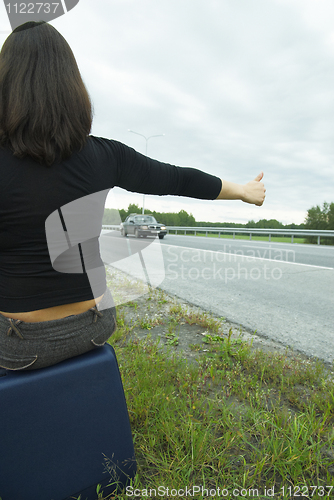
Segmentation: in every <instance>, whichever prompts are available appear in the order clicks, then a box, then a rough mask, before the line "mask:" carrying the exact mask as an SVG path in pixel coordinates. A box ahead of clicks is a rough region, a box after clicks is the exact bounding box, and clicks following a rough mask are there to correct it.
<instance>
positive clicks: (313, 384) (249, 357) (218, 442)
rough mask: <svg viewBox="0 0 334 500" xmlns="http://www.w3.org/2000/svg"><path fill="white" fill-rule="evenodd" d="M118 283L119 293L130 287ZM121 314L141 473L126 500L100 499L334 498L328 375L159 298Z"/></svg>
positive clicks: (136, 302) (333, 404)
mask: <svg viewBox="0 0 334 500" xmlns="http://www.w3.org/2000/svg"><path fill="white" fill-rule="evenodd" d="M109 278H110V280H109V286H110V288H111V289H112V287H113V286H115V289H117V290H118V291H119V293H121V292H122V290H123V291H124V290H125V289H126V288H127V285H126V283H125V281H124V280H123V281H122V283H120V282H119V281H118V282H117V283H115V282H113V278H112V277H110V275H109ZM128 285H129V287H130V288H131V290H132V293H134V289H133V283H129V284H128ZM112 291H113V290H112ZM113 293H114V291H113ZM138 293H140V292H138ZM117 312H118V330H117V332H116V333H115V334H114V335H113V337H111V339H110V341H109V342H110V343H111V344H112V345H113V346H114V348H115V351H116V354H117V358H118V362H119V366H120V371H121V375H122V379H123V384H124V390H125V395H126V400H127V405H128V411H129V416H130V422H131V428H132V433H133V439H134V446H135V452H136V458H137V462H138V473H137V476H136V478H135V480H134V482H133V483H132V485H131V488H130V489H128V494H126V492H123V493H122V494H119V495H117V496H113V495H109V496H107V495H106V493H107V491H105V496H103V494H102V493H100V494H99V495H97V496H98V498H100V499H104V500H107V499H109V498H117V499H126V498H141V499H142V498H150V497H151V498H172V497H173V498H196V499H204V498H226V497H229V498H245V497H246V498H250V497H252V498H263V499H264V498H267V499H270V498H273V497H274V498H276V499H278V498H282V499H283V498H297V497H298V498H299V497H303V498H314V499H315V498H334V430H333V423H334V388H333V379H332V375H333V374H332V372H330V371H329V370H328V368H326V367H325V366H324V365H323V364H322V363H321V362H319V361H312V360H308V359H306V358H303V357H301V356H298V355H297V354H294V353H293V352H290V351H284V352H282V350H280V351H277V350H276V351H275V350H272V352H270V350H266V351H264V350H261V349H256V348H254V345H253V344H252V342H250V341H246V340H245V339H244V337H243V336H242V331H241V330H240V332H239V335H237V333H236V331H235V330H233V329H232V328H231V326H230V325H229V324H228V323H227V322H226V321H224V319H222V318H215V317H212V316H210V315H208V314H206V313H199V312H194V311H191V310H189V308H187V307H186V306H185V305H184V304H182V303H179V302H177V301H175V300H174V299H173V298H171V297H169V296H167V295H166V294H164V293H163V292H161V291H159V290H155V291H151V292H149V293H148V294H146V295H143V296H141V297H137V298H135V299H133V300H132V301H130V302H128V303H127V304H123V305H122V306H119V307H118V311H117ZM184 338H187V339H188V341H187V343H186V344H184V345H183V347H182V349H180V345H181V344H182V341H183V340H184ZM159 487H160V489H159ZM186 487H187V488H188V490H186ZM194 487H196V488H199V489H195V490H193V489H192V488H194ZM167 488H168V490H167ZM202 488H203V491H202ZM191 493H192V494H191ZM81 500H84V499H81Z"/></svg>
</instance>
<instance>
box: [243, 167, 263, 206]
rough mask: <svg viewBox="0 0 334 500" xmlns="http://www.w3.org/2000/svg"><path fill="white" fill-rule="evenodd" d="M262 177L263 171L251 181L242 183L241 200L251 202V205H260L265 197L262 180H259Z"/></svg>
mask: <svg viewBox="0 0 334 500" xmlns="http://www.w3.org/2000/svg"><path fill="white" fill-rule="evenodd" d="M262 178H263V172H261V173H260V174H259V175H258V176H257V177H255V179H254V180H253V181H250V182H248V183H247V184H245V185H244V195H243V196H242V198H241V199H242V201H244V202H246V203H252V204H253V205H257V206H259V207H260V206H261V205H262V204H263V202H264V199H265V197H266V195H265V193H266V190H265V187H264V184H263V182H260V181H261V180H262Z"/></svg>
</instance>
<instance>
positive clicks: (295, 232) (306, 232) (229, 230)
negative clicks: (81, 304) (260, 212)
mask: <svg viewBox="0 0 334 500" xmlns="http://www.w3.org/2000/svg"><path fill="white" fill-rule="evenodd" d="M102 229H110V230H112V229H116V230H119V229H120V226H119V225H103V226H102ZM166 229H167V233H169V232H170V231H175V234H177V232H178V231H182V232H183V233H184V234H187V232H192V233H195V236H196V233H205V236H208V233H218V238H219V237H220V235H221V234H232V235H233V239H234V238H235V235H236V234H249V239H250V240H251V239H252V235H253V234H254V235H268V236H269V241H271V236H272V235H280V236H291V243H293V238H294V236H317V238H318V245H320V238H321V237H324V238H325V237H326V238H334V231H330V230H323V231H320V230H316V229H314V230H313V229H262V228H261V229H260V228H244V227H243V228H236V227H219V228H217V227H184V226H166ZM333 244H334V240H333Z"/></svg>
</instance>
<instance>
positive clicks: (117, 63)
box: [52, 0, 334, 223]
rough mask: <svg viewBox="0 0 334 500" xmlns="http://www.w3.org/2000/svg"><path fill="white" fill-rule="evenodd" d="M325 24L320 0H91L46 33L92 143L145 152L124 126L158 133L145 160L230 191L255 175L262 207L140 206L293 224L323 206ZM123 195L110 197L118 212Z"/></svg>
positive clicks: (329, 98) (329, 160) (327, 185)
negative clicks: (75, 90)
mask: <svg viewBox="0 0 334 500" xmlns="http://www.w3.org/2000/svg"><path fill="white" fill-rule="evenodd" d="M330 14H333V10H332V7H331V3H330V2H328V1H325V0H324V2H321V4H319V2H317V0H305V2H304V1H303V2H300V1H299V0H296V1H295V2H287V1H285V0H255V1H254V2H249V1H248V0H238V1H235V0H224V1H221V0H181V1H179V0H159V1H157V0H155V1H153V0H140V1H138V0H113V2H110V1H109V0H99V2H98V4H97V3H95V2H94V3H93V2H80V3H79V4H78V5H77V7H76V8H75V9H73V11H72V12H70V13H68V14H67V15H66V16H63V17H61V18H59V19H56V20H54V21H53V22H52V24H53V25H54V26H55V27H56V28H57V29H58V30H59V31H60V32H61V33H62V34H63V36H64V37H65V38H66V39H67V40H68V42H69V43H70V45H71V47H72V49H73V52H74V54H75V56H76V58H77V61H78V64H79V68H80V70H81V73H82V75H83V78H84V81H85V83H86V85H87V87H88V90H89V92H90V94H91V97H92V100H93V102H94V107H95V119H94V126H93V130H92V133H93V134H95V135H101V136H104V137H109V138H114V139H117V140H120V141H122V142H125V143H127V144H129V145H130V146H133V147H135V149H137V150H139V151H142V152H144V151H145V144H144V140H143V139H141V138H140V137H138V136H135V135H134V134H129V133H128V132H127V130H128V129H129V128H131V129H133V130H136V131H138V132H139V133H142V134H144V135H147V136H149V135H153V134H160V133H165V134H166V136H165V137H163V138H156V139H153V140H152V141H150V142H149V150H148V154H149V155H150V156H153V157H154V158H157V159H161V160H162V161H168V162H170V163H175V164H178V165H184V166H186V165H187V166H189V165H191V166H194V167H196V168H200V169H203V170H205V171H207V172H210V173H213V174H214V175H217V176H219V177H223V178H226V179H228V180H231V181H234V182H242V183H244V182H247V181H248V180H251V179H252V178H253V177H255V176H256V175H257V174H258V172H259V171H260V170H263V171H264V173H265V177H264V182H265V184H266V188H267V198H266V202H265V204H264V205H263V207H261V208H259V207H251V206H249V205H246V204H243V203H236V202H232V203H231V202H216V204H217V208H216V205H215V204H212V202H196V201H194V200H189V199H188V200H187V199H184V198H182V199H181V198H178V199H177V198H176V197H166V198H164V199H163V198H162V197H152V196H150V197H148V199H147V201H146V206H147V207H148V208H152V209H155V210H159V209H162V208H159V207H164V210H165V209H166V206H169V207H170V208H169V210H168V211H178V210H177V209H180V207H183V208H184V209H185V210H187V211H189V212H192V213H193V214H194V216H195V217H196V219H197V220H203V219H204V220H205V219H207V220H213V219H212V217H213V216H214V215H216V216H217V217H216V218H215V219H214V220H215V221H218V220H221V221H224V220H225V221H227V220H231V221H233V220H236V221H241V222H246V221H247V220H249V219H251V218H255V219H260V218H277V219H278V220H281V221H282V222H285V223H289V222H296V223H300V222H302V221H303V219H304V217H305V215H306V211H307V209H308V208H310V207H311V206H312V205H315V204H322V203H323V201H325V200H327V201H334V198H333V184H334V183H333V173H332V172H333V157H334V148H333V139H332V130H333V128H334V127H333V125H334V123H333V121H334V118H333V116H334V113H333V111H334V90H333V77H334V66H333V62H334V29H333V27H332V25H331V23H330V22H329V21H328V17H330ZM122 193H123V194H122ZM129 196H130V195H128V194H127V193H125V192H124V191H123V192H122V190H117V189H116V190H115V198H114V200H117V203H119V206H118V207H117V208H125V207H126V206H127V202H128V200H129ZM132 199H134V200H136V201H135V202H139V203H141V197H139V198H138V197H136V195H133V198H132ZM122 200H123V201H124V204H123V202H122ZM218 206H219V208H218ZM176 207H177V208H176Z"/></svg>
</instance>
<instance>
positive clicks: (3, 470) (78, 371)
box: [0, 344, 137, 500]
mask: <svg viewBox="0 0 334 500" xmlns="http://www.w3.org/2000/svg"><path fill="white" fill-rule="evenodd" d="M0 370H1V373H0V498H1V499H2V500H70V499H71V500H72V499H77V498H78V497H79V495H81V498H80V500H96V499H97V497H98V495H97V493H96V489H97V485H98V484H100V485H101V487H102V488H101V490H100V492H101V491H103V495H104V497H105V496H108V495H109V494H110V493H112V492H113V491H114V492H116V491H117V486H118V491H119V490H120V489H122V488H124V487H125V486H126V484H128V483H129V481H130V479H131V478H134V476H135V473H136V468H137V464H136V459H135V454H134V448H133V440H132V435H131V428H130V422H129V416H128V411H127V406H126V401H125V396H124V391H123V386H122V381H121V377H120V373H119V369H118V364H117V360H116V356H115V351H114V349H113V348H112V347H111V346H110V345H109V344H105V345H104V346H103V347H99V348H96V349H94V350H92V351H90V352H88V353H85V354H82V355H81V356H77V357H75V358H71V359H69V360H66V361H63V362H62V363H58V364H57V365H54V366H50V367H47V368H42V369H40V370H31V371H25V372H24V371H21V372H19V371H18V372H15V371H9V370H3V369H0Z"/></svg>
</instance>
